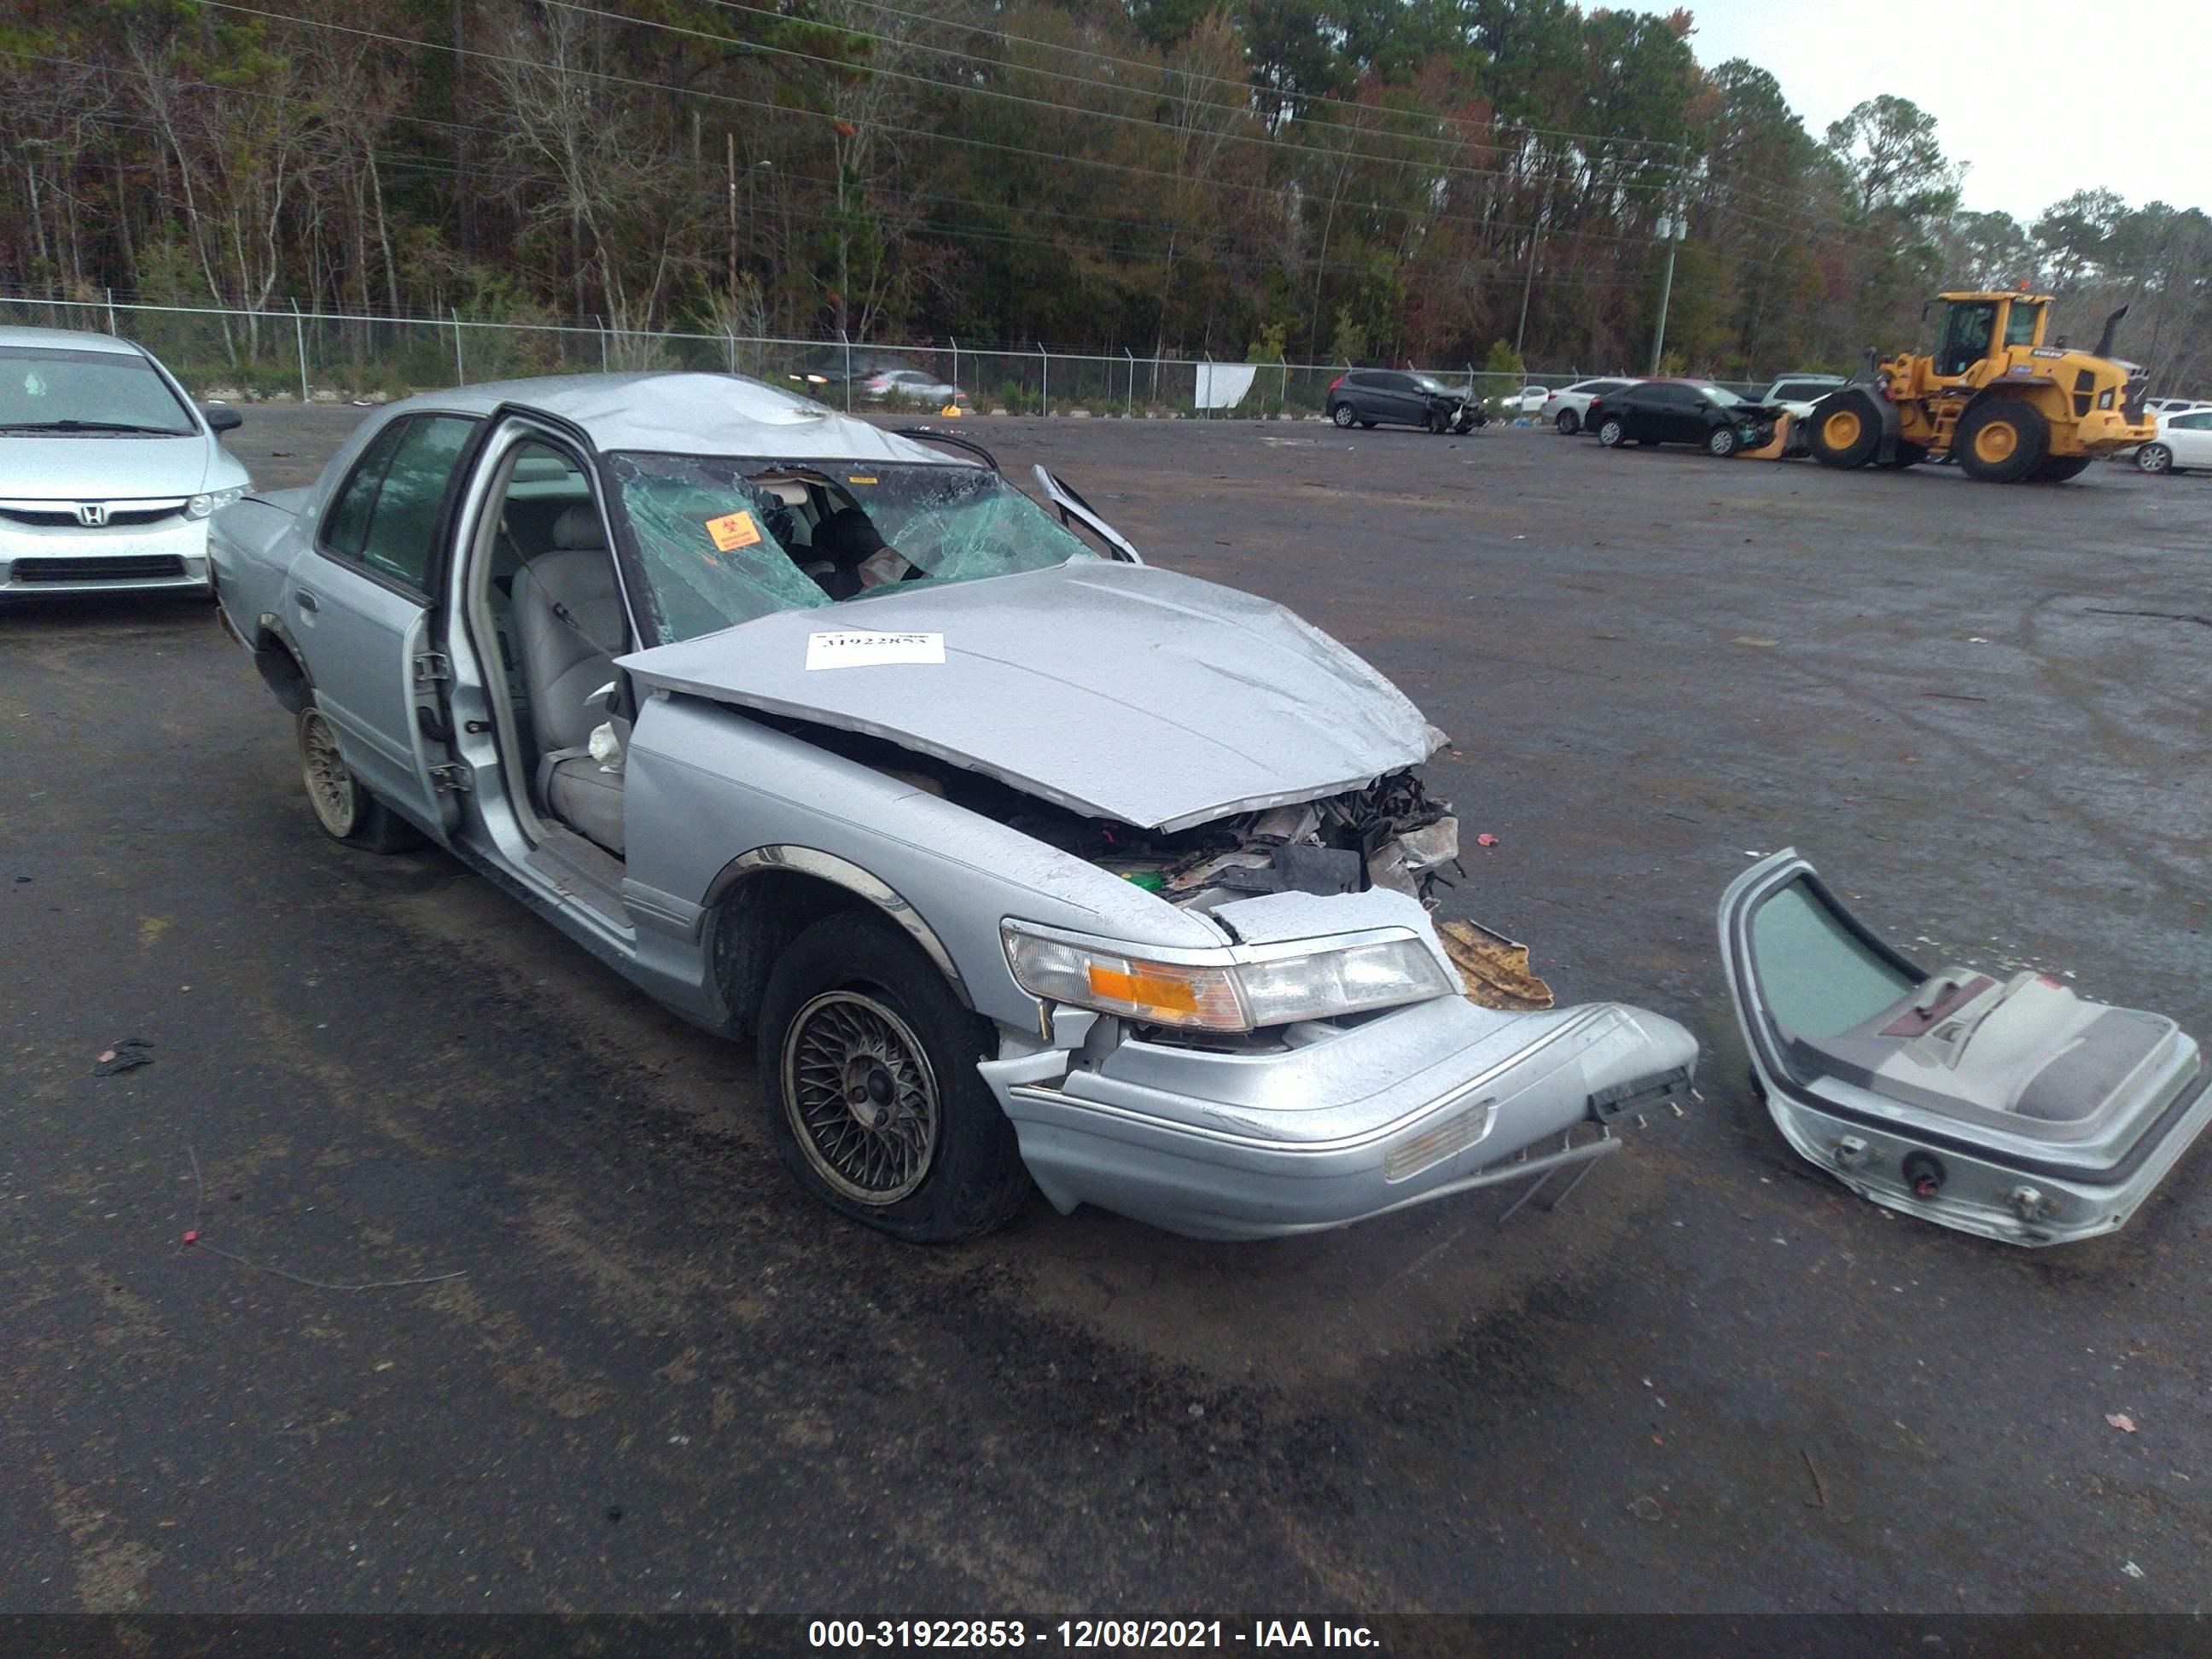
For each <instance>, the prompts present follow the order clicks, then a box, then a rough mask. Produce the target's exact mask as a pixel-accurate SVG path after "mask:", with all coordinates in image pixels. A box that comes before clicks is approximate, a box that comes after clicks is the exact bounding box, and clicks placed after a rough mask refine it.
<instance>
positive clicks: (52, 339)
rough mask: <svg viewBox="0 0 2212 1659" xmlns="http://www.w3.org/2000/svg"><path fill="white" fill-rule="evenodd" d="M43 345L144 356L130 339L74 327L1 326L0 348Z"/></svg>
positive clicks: (117, 354)
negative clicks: (121, 338)
mask: <svg viewBox="0 0 2212 1659" xmlns="http://www.w3.org/2000/svg"><path fill="white" fill-rule="evenodd" d="M5 346H46V347H47V348H49V349H65V350H70V351H111V352H113V353H114V354H115V355H116V356H118V357H143V356H145V355H146V354H145V351H144V350H143V348H141V347H140V346H138V345H137V343H134V342H132V341H130V340H118V339H117V338H116V337H114V336H113V335H112V334H94V333H91V332H89V331H87V330H83V329H76V328H22V327H12V328H0V347H5Z"/></svg>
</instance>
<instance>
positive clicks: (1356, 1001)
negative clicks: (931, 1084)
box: [1000, 924, 1454, 1031]
mask: <svg viewBox="0 0 2212 1659" xmlns="http://www.w3.org/2000/svg"><path fill="white" fill-rule="evenodd" d="M1000 932H1001V936H1002V937H1003V938H1004V939H1005V941H1006V961H1007V963H1008V964H1009V965H1010V966H1011V967H1012V969H1013V973H1014V980H1015V982H1016V983H1017V984H1018V985H1020V987H1022V988H1023V989H1024V991H1027V992H1028V993H1029V994H1030V995H1031V996H1034V997H1042V998H1045V999H1048V1000H1051V1001H1054V1002H1066V1003H1072V1004H1073V1005H1074V1006H1077V1007H1079V1008H1096V1009H1097V1010H1098V1011H1099V1012H1102V1013H1109V1014H1121V1015H1124V1016H1126V1017H1127V1018H1130V1019H1135V1020H1141V1021H1144V1022H1145V1023H1146V1024H1153V1025H1182V1026H1188V1027H1191V1028H1194V1029H1196V1030H1206V1031H1249V1030H1254V1029H1255V1028H1256V1027H1259V1026H1262V1025H1288V1024H1292V1023H1294V1022H1296V1021H1297V1020H1302V1019H1320V1018H1325V1017H1327V1016H1328V1015H1331V1014H1353V1013H1358V1012H1361V1011H1363V1010H1364V1009H1369V1008H1389V1007H1392V1006H1395V1005H1397V1004H1399V1003H1401V1002H1419V1001H1421V1000H1425V999H1426V998H1429V997H1433V996H1441V995H1445V994H1449V992H1450V991H1451V990H1452V989H1453V988H1454V987H1453V986H1452V984H1451V982H1450V981H1449V979H1447V978H1446V977H1445V975H1444V971H1443V968H1442V967H1441V966H1440V965H1439V964H1438V963H1437V959H1436V957H1434V956H1433V955H1432V954H1431V952H1430V951H1428V950H1427V949H1426V947H1425V946H1424V945H1422V944H1421V942H1420V941H1419V939H1376V940H1370V941H1368V942H1365V943H1362V944H1358V945H1341V946H1339V947H1338V948H1336V949H1334V950H1328V951H1310V952H1308V953H1306V954H1304V955H1299V956H1283V957H1266V958H1262V959H1260V960H1257V961H1237V962H1210V963H1189V962H1160V961H1155V960H1152V959H1151V958H1148V957H1139V956H1134V955H1130V954H1127V953H1125V952H1122V951H1116V950H1115V948H1114V947H1113V946H1111V945H1105V944H1103V943H1102V944H1079V943H1076V942H1074V941H1071V940H1067V939H1048V938H1045V937H1043V936H1042V935H1040V934H1036V933H1030V932H1028V931H1027V930H1026V929H1024V928H1023V927H1020V926H1019V925H1018V924H1009V925H1008V926H1006V927H1004V928H1002V929H1001V930H1000Z"/></svg>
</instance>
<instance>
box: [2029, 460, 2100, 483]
mask: <svg viewBox="0 0 2212 1659" xmlns="http://www.w3.org/2000/svg"><path fill="white" fill-rule="evenodd" d="M2089 461H2090V457H2088V456H2087V455H2053V456H2051V458H2050V459H2048V460H2046V461H2045V462H2044V464H2043V465H2041V466H2039V467H2038V468H2036V469H2035V472H2034V475H2033V477H2031V478H2030V479H2029V482H2030V483H2065V482H2066V481H2067V480H2068V479H2069V478H2078V477H2081V475H2082V474H2083V473H2084V472H2087V471H2088V470H2089Z"/></svg>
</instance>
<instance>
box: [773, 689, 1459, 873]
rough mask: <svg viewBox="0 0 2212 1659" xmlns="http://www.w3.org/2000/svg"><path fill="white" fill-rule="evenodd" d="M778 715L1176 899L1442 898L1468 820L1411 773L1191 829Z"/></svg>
mask: <svg viewBox="0 0 2212 1659" xmlns="http://www.w3.org/2000/svg"><path fill="white" fill-rule="evenodd" d="M769 724H772V725H775V726H777V727H779V729H781V730H784V731H787V732H791V733H793V735H794V736H798V737H803V738H805V739H806V741H808V742H809V743H811V744H816V745H817V746H819V747H821V748H823V749H828V750H832V751H834V752H836V753H837V754H841V755H843V756H845V757H847V758H848V759H851V760H855V761H858V762H860V763H861V764H862V765H864V766H869V767H872V768H873V769H876V770H877V771H879V772H883V773H885V774H887V775H890V776H892V777H896V778H899V779H901V780H902V781H906V782H908V783H911V784H913V785H914V786H915V787H916V788H921V789H927V790H928V791H929V792H930V793H932V794H934V795H939V796H941V797H943V798H944V799H947V800H950V801H951V802H952V803H953V804H954V805H958V806H963V807H966V808H967V809H968V810H969V811H974V812H979V813H981V814H982V815H983V816H985V817H991V818H995V819H996V820H998V821H999V822H1000V823H1004V824H1005V825H1006V827H1007V828H1009V829H1018V830H1019V831H1021V833H1022V834H1024V835H1025V836H1031V837H1033V838H1034V839H1036V840H1037V841H1040V842H1043V843H1044V844H1045V845H1046V846H1048V847H1054V848H1059V849H1060V851H1061V852H1064V853H1067V854H1072V855H1073V856H1074V857H1076V858H1079V859H1082V860H1085V861H1086V862H1088V863H1091V864H1095V865H1097V866H1098V867H1099V868H1100V869H1102V870H1108V871H1111V872H1113V873H1114V874H1115V875H1117V876H1120V877H1121V878H1123V879H1124V880H1126V881H1128V882H1130V883H1132V884H1134V885H1136V886H1138V887H1140V888H1142V889H1143V890H1146V892H1150V893H1157V894H1158V895H1159V896H1161V897H1162V898H1164V899H1165V900H1167V901H1168V902H1170V904H1176V905H1184V906H1188V907H1192V908H1196V909H1200V910H1204V911H1207V912H1211V911H1212V908H1213V907H1214V906H1215V905H1217V904H1224V903H1228V902H1231V901H1234V900H1237V899H1244V898H1252V897H1255V896H1258V895H1261V894H1266V893H1312V894H1316V895H1319V896H1331V895H1334V894H1338V893H1357V892H1362V891H1364V890H1367V889H1368V888H1370V887H1381V888H1385V889H1388V890H1390V891H1392V892H1397V893H1403V894H1405V895H1406V896H1407V897H1409V898H1413V899H1418V900H1419V901H1420V902H1422V903H1424V904H1425V905H1427V906H1428V907H1429V908H1431V909H1434V908H1436V903H1437V899H1436V889H1437V887H1438V886H1440V885H1441V886H1449V885H1451V884H1452V883H1451V880H1450V878H1449V876H1448V875H1447V874H1446V873H1445V872H1446V871H1447V870H1449V871H1455V872H1457V871H1459V870H1460V868H1461V866H1460V863H1459V820H1458V819H1457V818H1456V817H1454V816H1453V815H1452V811H1451V807H1450V805H1449V803H1448V802H1443V801H1436V800H1431V799H1430V798H1429V795H1428V793H1427V791H1426V790H1425V788H1424V787H1422V783H1421V780H1420V779H1419V777H1418V776H1417V775H1414V774H1413V772H1412V771H1410V770H1407V771H1400V772H1394V773H1392V774H1390V775H1389V776H1388V777H1384V778H1381V779H1378V780H1377V781H1376V782H1374V783H1372V784H1370V785H1369V786H1368V787H1366V788H1364V789H1357V790H1351V791H1347V792H1346V793H1341V794H1336V795H1331V796H1328V797H1326V798H1324V799H1320V800H1314V801H1307V802H1304V803H1301V804H1299V805H1290V806H1275V807H1270V808H1268V809H1267V810H1266V811H1256V812H1241V813H1237V814H1235V815H1234V816H1231V817H1225V818H1219V819H1217V820H1215V821H1213V822H1212V823H1201V824H1196V825H1194V826H1192V827H1191V828H1189V829H1176V830H1160V829H1138V828H1136V827H1134V826H1133V825H1130V824H1126V823H1116V822H1115V821H1113V820H1112V819H1109V818H1097V817H1084V816H1082V815H1081V814H1079V813H1076V812H1072V811H1067V810H1066V809H1065V808H1063V807H1060V806H1056V805H1052V804H1051V803H1049V802H1046V801H1041V800H1038V799H1036V798H1035V797H1033V796H1030V795H1026V794H1024V793H1022V792H1020V791H1019V790H1017V789H1014V788H1012V787H1010V786H1008V785H1006V784H1003V783H1000V782H999V781H997V780H996V779H994V778H988V777H986V776H984V775H981V774H980V773H976V772H971V771H968V770H965V769H963V768H960V767H956V766H951V765H949V764H947V763H945V762H942V761H939V760H936V759H933V758H932V757H927V756H923V755H917V754H915V752H914V751H912V750H908V749H904V748H902V747H900V746H899V745H898V744H893V743H890V742H887V741H885V740H884V739H882V738H872V737H866V736H863V735H860V734H859V733H856V732H844V731H839V730H836V729H835V728H833V727H827V726H817V725H812V724H809V723H805V722H801V721H795V720H771V721H769Z"/></svg>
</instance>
